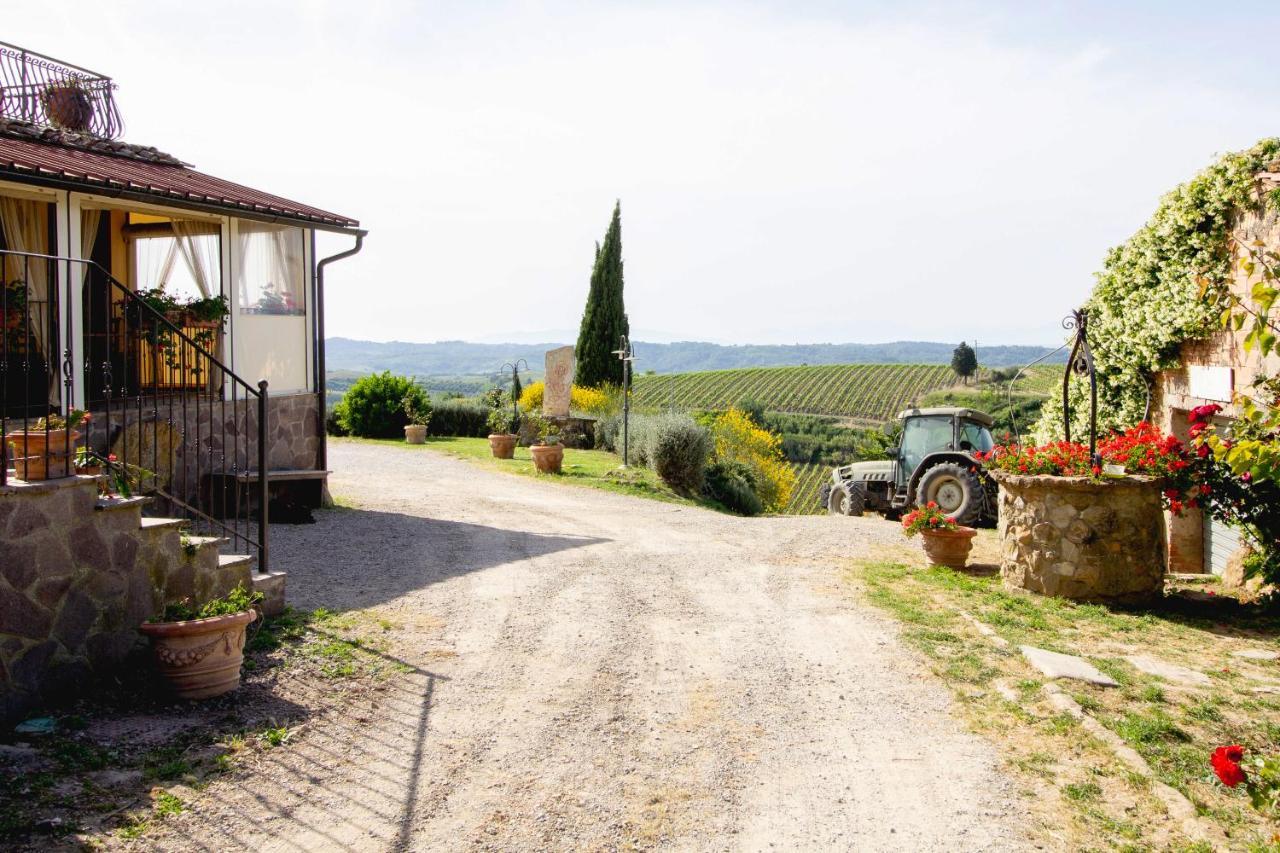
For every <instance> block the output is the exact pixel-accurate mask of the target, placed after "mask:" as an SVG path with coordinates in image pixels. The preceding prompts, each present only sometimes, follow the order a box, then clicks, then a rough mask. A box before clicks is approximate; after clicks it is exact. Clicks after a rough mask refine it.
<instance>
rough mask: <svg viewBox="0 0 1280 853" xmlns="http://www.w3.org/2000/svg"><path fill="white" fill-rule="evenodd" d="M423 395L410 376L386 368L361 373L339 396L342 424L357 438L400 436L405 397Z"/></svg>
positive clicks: (403, 425)
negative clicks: (399, 374) (394, 374)
mask: <svg viewBox="0 0 1280 853" xmlns="http://www.w3.org/2000/svg"><path fill="white" fill-rule="evenodd" d="M425 396H426V395H425V394H424V393H423V391H422V389H421V388H419V387H418V386H417V385H415V384H414V382H413V380H412V379H410V378H409V377H407V376H393V375H392V373H391V371H389V370H387V371H384V372H382V373H374V374H372V375H370V376H362V377H360V378H359V379H357V380H356V381H355V383H354V384H352V386H351V387H350V388H348V389H347V393H346V394H345V395H344V396H343V398H342V406H343V416H342V424H343V426H345V427H346V428H347V430H348V431H349V432H350V433H351V434H352V435H357V436H360V437H361V438H400V437H402V436H403V435H404V427H405V424H407V423H408V422H409V419H408V416H407V415H406V414H405V398H406V397H410V398H416V399H420V398H423V397H425ZM424 404H425V403H424ZM426 405H429V404H426Z"/></svg>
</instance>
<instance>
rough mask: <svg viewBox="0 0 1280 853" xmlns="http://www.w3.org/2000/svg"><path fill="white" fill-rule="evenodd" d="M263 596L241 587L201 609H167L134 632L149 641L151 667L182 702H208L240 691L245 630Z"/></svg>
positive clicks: (185, 605) (183, 604) (186, 604)
mask: <svg viewBox="0 0 1280 853" xmlns="http://www.w3.org/2000/svg"><path fill="white" fill-rule="evenodd" d="M261 600H262V593H260V592H250V591H248V590H246V589H245V588H244V586H243V585H238V586H236V588H235V589H233V590H231V592H229V593H227V594H226V595H225V596H223V597H222V598H215V599H213V600H212V601H209V602H207V603H206V604H205V605H204V606H202V607H200V608H193V607H192V606H191V604H190V603H189V601H185V600H184V601H182V602H180V603H178V604H171V605H169V606H168V607H166V608H165V611H164V615H163V616H162V617H161V618H160V619H159V620H156V621H152V622H146V623H144V624H143V625H142V626H141V627H140V628H139V630H140V631H142V633H143V634H145V635H146V636H147V637H149V638H150V639H151V650H152V653H153V654H154V656H155V661H156V667H157V668H158V669H159V671H160V674H161V675H162V676H163V677H164V678H165V680H166V681H167V682H168V683H169V686H170V687H172V688H173V691H174V693H176V694H177V695H178V696H179V697H181V698H183V699H208V698H209V697H212V696H221V695H222V694H223V693H227V692H229V691H231V690H235V689H236V688H237V687H239V686H240V666H241V664H243V663H244V641H245V629H246V628H247V627H248V625H249V623H250V622H252V621H253V620H254V619H256V618H258V614H257V612H256V611H255V610H254V607H253V606H254V605H255V604H257V603H258V602H259V601H261Z"/></svg>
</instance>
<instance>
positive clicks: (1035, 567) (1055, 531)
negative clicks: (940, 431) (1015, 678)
mask: <svg viewBox="0 0 1280 853" xmlns="http://www.w3.org/2000/svg"><path fill="white" fill-rule="evenodd" d="M992 477H993V478H994V479H995V481H996V482H997V483H999V484H1000V502H999V506H1000V524H999V532H1000V554H1001V557H1000V575H1001V577H1002V578H1003V580H1004V585H1005V587H1007V588H1009V589H1023V590H1030V591H1031V592H1038V593H1041V594H1043V595H1055V596H1059V597H1062V598H1071V599H1078V600H1083V601H1105V602H1116V603H1141V602H1144V601H1148V600H1150V599H1152V598H1156V597H1158V596H1159V595H1160V594H1161V593H1162V592H1163V589H1164V574H1165V567H1166V565H1167V562H1168V544H1167V540H1166V536H1165V522H1164V510H1163V507H1162V505H1161V503H1160V488H1161V486H1160V481H1159V480H1157V479H1155V478H1152V477H1142V476H1126V477H1118V478H1105V479H1101V480H1095V479H1091V478H1088V477H1054V476H1042V475H1037V476H1028V475H1023V474H1009V473H1005V472H1000V471H994V472H992Z"/></svg>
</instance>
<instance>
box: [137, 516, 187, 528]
mask: <svg viewBox="0 0 1280 853" xmlns="http://www.w3.org/2000/svg"><path fill="white" fill-rule="evenodd" d="M186 523H187V520H186V519H185V518H150V517H144V518H143V519H142V522H141V524H139V525H138V526H139V527H141V528H142V529H143V530H178V529H180V528H181V527H182V525H184V524H186Z"/></svg>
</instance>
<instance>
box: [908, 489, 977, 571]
mask: <svg viewBox="0 0 1280 853" xmlns="http://www.w3.org/2000/svg"><path fill="white" fill-rule="evenodd" d="M902 532H903V533H904V534H906V536H907V537H912V536H915V535H916V534H920V539H921V545H923V546H924V554H925V556H926V557H927V558H928V559H929V564H930V565H934V566H947V567H948V568H952V569H963V568H964V567H965V564H966V563H967V562H968V561H969V551H970V550H971V549H972V548H973V537H974V536H976V535H977V533H978V531H976V530H974V529H973V528H972V527H962V526H960V525H959V524H956V520H955V519H954V518H952V517H951V516H949V515H944V514H943V513H942V510H940V509H938V505H937V504H936V503H934V502H933V501H929V502H928V503H927V504H925V505H924V506H922V507H920V508H919V509H916V510H913V511H911V512H909V513H907V514H906V515H904V516H903V517H902Z"/></svg>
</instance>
